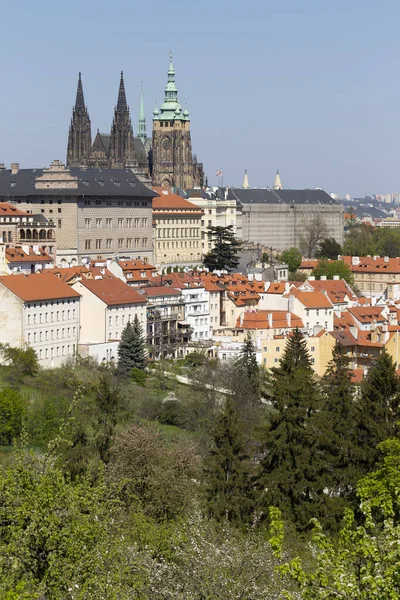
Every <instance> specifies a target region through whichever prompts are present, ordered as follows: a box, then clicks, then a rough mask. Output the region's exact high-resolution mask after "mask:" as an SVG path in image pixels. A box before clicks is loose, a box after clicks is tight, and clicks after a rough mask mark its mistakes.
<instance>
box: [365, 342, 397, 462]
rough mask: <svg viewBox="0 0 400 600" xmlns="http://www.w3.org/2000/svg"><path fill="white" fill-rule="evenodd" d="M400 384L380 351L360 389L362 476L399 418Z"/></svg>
mask: <svg viewBox="0 0 400 600" xmlns="http://www.w3.org/2000/svg"><path fill="white" fill-rule="evenodd" d="M399 402H400V385H399V378H398V376H397V374H396V365H395V363H394V361H393V359H392V357H391V356H390V355H389V354H388V353H387V352H386V350H384V351H383V352H382V353H381V354H380V355H379V357H378V358H377V360H376V361H375V362H374V363H373V364H372V366H371V368H370V369H369V371H368V374H367V376H366V378H365V379H364V381H363V383H362V386H361V397H360V401H359V412H358V418H357V427H358V446H359V450H360V462H362V463H363V471H364V474H366V473H368V472H369V471H371V469H373V468H374V467H375V464H376V461H377V459H378V451H377V446H378V444H380V443H381V442H383V441H384V440H386V439H387V438H389V437H392V436H393V434H394V432H395V428H396V423H397V419H398V417H399Z"/></svg>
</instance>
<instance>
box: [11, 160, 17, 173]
mask: <svg viewBox="0 0 400 600" xmlns="http://www.w3.org/2000/svg"><path fill="white" fill-rule="evenodd" d="M18 171H19V163H11V175H16V174H17V173H18Z"/></svg>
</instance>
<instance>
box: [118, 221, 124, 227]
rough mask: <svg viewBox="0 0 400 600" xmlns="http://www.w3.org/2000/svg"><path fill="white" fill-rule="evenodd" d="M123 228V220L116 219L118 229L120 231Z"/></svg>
mask: <svg viewBox="0 0 400 600" xmlns="http://www.w3.org/2000/svg"><path fill="white" fill-rule="evenodd" d="M123 226H124V220H123V219H118V229H122V228H123Z"/></svg>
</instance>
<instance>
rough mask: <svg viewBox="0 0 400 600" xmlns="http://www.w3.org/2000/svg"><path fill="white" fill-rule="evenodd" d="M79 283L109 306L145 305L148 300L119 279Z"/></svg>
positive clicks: (89, 280) (88, 280)
mask: <svg viewBox="0 0 400 600" xmlns="http://www.w3.org/2000/svg"><path fill="white" fill-rule="evenodd" d="M79 283H81V285H83V286H84V287H85V288H87V289H88V290H89V291H91V292H92V294H94V295H95V296H97V297H98V298H100V300H102V301H103V302H104V303H105V304H107V305H108V306H116V305H120V304H144V303H145V302H146V299H145V298H144V297H143V296H142V295H141V294H139V293H138V292H137V291H136V290H134V289H133V288H131V287H129V285H127V284H126V283H124V282H123V281H122V280H121V279H118V278H117V277H112V278H110V277H107V278H105V279H84V280H82V281H80V282H79Z"/></svg>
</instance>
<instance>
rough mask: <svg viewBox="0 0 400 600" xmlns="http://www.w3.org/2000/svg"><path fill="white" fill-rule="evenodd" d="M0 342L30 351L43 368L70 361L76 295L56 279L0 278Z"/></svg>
mask: <svg viewBox="0 0 400 600" xmlns="http://www.w3.org/2000/svg"><path fill="white" fill-rule="evenodd" d="M0 323H1V328H0V342H1V343H2V344H10V345H11V346H17V347H19V348H24V347H26V346H30V347H32V348H33V349H34V350H35V352H36V354H37V357H38V360H39V364H40V365H41V366H43V367H58V366H60V365H61V364H62V363H64V362H65V361H66V360H68V359H73V358H74V357H75V354H76V351H77V344H78V340H79V325H80V295H79V293H78V292H77V291H75V290H74V289H71V288H70V287H69V286H68V285H67V284H65V283H64V282H63V281H61V280H60V279H58V278H57V277H50V276H46V277H45V276H40V275H34V274H31V275H8V276H3V277H0Z"/></svg>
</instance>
